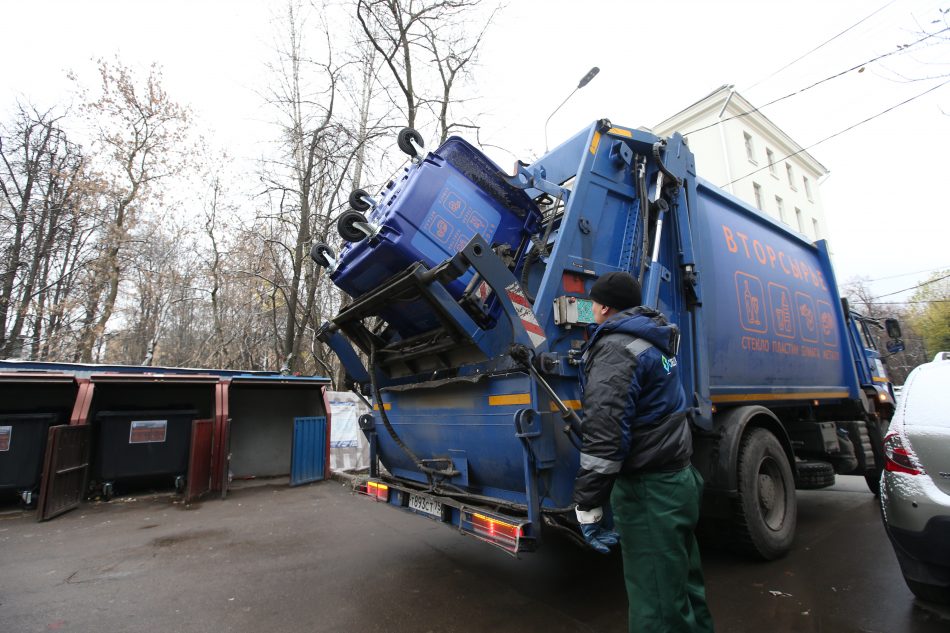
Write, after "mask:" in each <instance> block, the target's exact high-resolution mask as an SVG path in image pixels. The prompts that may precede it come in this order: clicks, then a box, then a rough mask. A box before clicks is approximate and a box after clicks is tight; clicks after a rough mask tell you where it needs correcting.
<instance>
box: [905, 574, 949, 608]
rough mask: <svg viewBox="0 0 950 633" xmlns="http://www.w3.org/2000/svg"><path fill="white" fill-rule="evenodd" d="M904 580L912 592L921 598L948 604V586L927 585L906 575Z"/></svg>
mask: <svg viewBox="0 0 950 633" xmlns="http://www.w3.org/2000/svg"><path fill="white" fill-rule="evenodd" d="M904 582H906V583H907V587H908V588H909V589H910V590H911V591H912V592H913V594H914V595H915V596H917V597H918V598H920V599H921V600H926V601H927V602H936V603H938V604H950V587H941V586H938V585H928V584H926V583H923V582H917V581H916V580H911V579H910V578H906V577H905V578H904Z"/></svg>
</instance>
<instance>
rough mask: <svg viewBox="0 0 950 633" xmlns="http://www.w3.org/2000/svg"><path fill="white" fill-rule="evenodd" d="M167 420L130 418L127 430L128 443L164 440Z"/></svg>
mask: <svg viewBox="0 0 950 633" xmlns="http://www.w3.org/2000/svg"><path fill="white" fill-rule="evenodd" d="M167 428H168V420H132V428H131V429H130V430H129V444H148V443H149V442H164V441H165V431H166V429H167Z"/></svg>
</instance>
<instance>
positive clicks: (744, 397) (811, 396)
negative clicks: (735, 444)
mask: <svg viewBox="0 0 950 633" xmlns="http://www.w3.org/2000/svg"><path fill="white" fill-rule="evenodd" d="M847 397H848V392H847V391H815V392H811V393H738V394H732V393H729V394H721V395H717V396H712V398H711V399H712V401H713V402H750V401H755V400H821V399H827V398H847Z"/></svg>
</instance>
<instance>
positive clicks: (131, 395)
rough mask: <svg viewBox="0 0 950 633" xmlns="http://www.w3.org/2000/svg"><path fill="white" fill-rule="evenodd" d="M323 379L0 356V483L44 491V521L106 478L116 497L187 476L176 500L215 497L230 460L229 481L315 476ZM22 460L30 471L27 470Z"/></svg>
mask: <svg viewBox="0 0 950 633" xmlns="http://www.w3.org/2000/svg"><path fill="white" fill-rule="evenodd" d="M329 384H330V381H329V380H328V379H325V378H321V377H295V376H281V375H278V374H275V373H273V372H270V373H267V372H257V373H254V372H250V373H249V372H240V371H230V370H205V369H180V370H179V369H175V368H156V367H131V366H119V365H110V366H98V365H73V364H68V363H27V362H15V361H14V362H11V361H0V396H2V398H0V402H2V403H4V404H3V405H0V477H2V479H0V491H3V490H5V489H6V488H8V487H9V489H11V490H13V489H16V491H17V492H20V491H21V488H26V487H29V488H30V489H31V491H32V492H33V493H36V492H42V493H44V494H47V496H48V497H49V499H48V500H47V502H46V503H44V501H43V500H42V495H41V502H40V507H39V508H38V518H50V517H52V516H55V515H56V514H58V513H61V512H63V511H65V510H68V509H70V508H72V507H75V505H76V504H78V502H79V500H80V499H81V498H82V496H83V495H84V494H85V493H86V491H87V490H88V491H91V492H92V493H93V494H96V493H101V492H103V488H102V484H104V483H112V482H113V481H115V482H119V483H120V486H119V491H120V492H124V493H127V492H134V491H136V490H141V489H147V488H148V487H151V486H159V487H160V488H166V489H168V488H171V486H173V485H181V484H185V483H187V487H186V488H185V490H184V491H185V492H186V496H185V499H186V501H187V500H192V499H196V498H198V497H200V496H201V495H203V494H206V493H207V492H209V491H218V492H221V494H222V495H223V494H226V492H227V489H228V484H229V480H230V479H231V477H232V476H234V473H235V471H233V470H232V468H236V469H237V473H238V476H239V477H270V476H292V478H293V482H292V483H293V484H294V485H299V484H301V483H306V482H309V481H317V480H320V479H324V478H326V477H327V476H328V475H329V441H328V438H329V433H330V415H329V409H328V406H327V403H326V399H325V395H324V391H325V388H326V387H327V386H328V385H329ZM67 422H69V424H70V425H71V426H69V427H66V426H57V427H53V428H52V430H51V431H50V432H49V434H48V436H47V432H46V430H47V429H49V428H51V427H52V425H54V424H57V423H58V424H61V425H64V424H66V423H67ZM57 429H60V430H64V432H63V433H58V434H57V433H55V432H54V431H56V430H57ZM65 430H68V431H73V430H75V433H72V432H70V433H66V432H65ZM40 435H42V437H41V438H40ZM27 448H30V449H35V451H34V450H26V449H27ZM21 449H22V450H21ZM26 462H29V463H26ZM34 464H39V467H41V468H42V471H41V472H42V475H40V474H37V476H36V477H31V476H30V473H32V472H33V470H32V468H33V465H34ZM8 474H9V477H7V475H8ZM7 479H9V484H10V485H9V486H6V485H5V483H7ZM27 479H30V480H31V481H32V480H33V479H35V484H32V485H29V486H28V483H29V482H27V481H26V480H27ZM87 484H88V485H87ZM110 493H111V488H110Z"/></svg>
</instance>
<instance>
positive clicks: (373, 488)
mask: <svg viewBox="0 0 950 633" xmlns="http://www.w3.org/2000/svg"><path fill="white" fill-rule="evenodd" d="M358 490H359V492H362V493H363V494H364V495H368V496H370V497H373V498H374V499H376V500H377V501H389V486H387V485H386V484H382V483H379V482H378V481H367V482H366V484H365V485H363V486H360V487H359V489H358Z"/></svg>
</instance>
